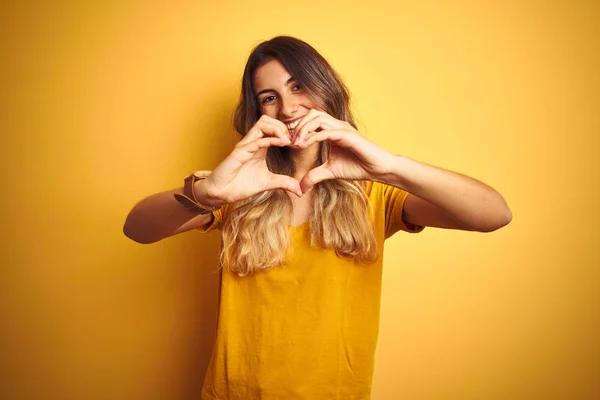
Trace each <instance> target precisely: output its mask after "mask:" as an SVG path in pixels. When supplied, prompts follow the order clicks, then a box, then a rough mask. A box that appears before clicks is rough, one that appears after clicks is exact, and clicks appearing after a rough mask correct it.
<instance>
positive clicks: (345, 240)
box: [221, 36, 378, 276]
mask: <svg viewBox="0 0 600 400" xmlns="http://www.w3.org/2000/svg"><path fill="white" fill-rule="evenodd" d="M273 59H277V60H279V61H280V62H281V63H282V64H283V65H284V66H285V67H286V69H287V70H288V71H289V72H290V73H291V74H292V76H294V77H295V78H296V79H297V80H298V81H299V82H300V83H301V84H302V85H303V87H304V88H305V90H306V91H307V93H308V94H309V95H310V96H311V98H312V99H313V101H314V102H315V104H317V105H318V106H319V108H321V109H322V110H324V111H325V112H327V113H328V114H330V115H331V116H333V117H334V118H337V119H339V120H343V121H347V122H348V123H350V124H351V125H352V126H353V127H355V128H356V124H355V122H354V119H353V117H352V113H351V111H350V107H349V102H350V100H349V99H350V96H349V92H348V89H347V88H346V86H345V85H344V83H343V82H342V80H341V78H340V77H339V76H338V74H337V73H336V72H335V71H334V70H333V68H332V67H331V66H330V65H329V63H328V62H327V61H326V60H325V59H324V58H323V57H322V56H321V55H320V54H319V53H318V52H317V51H316V50H315V49H314V48H312V47H311V46H310V45H308V44H307V43H305V42H303V41H301V40H299V39H296V38H293V37H289V36H278V37H275V38H273V39H271V40H269V41H266V42H263V43H261V44H259V45H258V46H257V47H256V48H255V49H254V50H253V51H252V53H251V54H250V57H249V59H248V62H247V63H246V68H245V70H244V76H243V78H242V93H241V97H240V101H239V104H238V106H237V107H236V109H235V112H234V126H235V129H236V131H237V132H238V133H239V134H240V135H241V136H242V137H243V136H244V135H245V134H246V132H248V131H249V130H250V128H251V127H252V126H253V125H254V124H255V123H256V121H258V118H260V106H259V104H258V101H257V99H256V96H255V93H254V88H253V77H254V73H255V71H256V69H258V68H259V67H260V66H262V65H264V64H265V63H267V62H268V61H270V60H273ZM329 148H330V147H329V143H328V142H322V143H320V155H319V158H318V160H317V161H316V163H315V167H316V166H318V165H321V164H323V163H324V162H326V161H327V160H328V158H329ZM267 166H268V168H269V170H270V171H271V172H273V173H276V174H283V175H288V176H293V175H294V173H295V166H294V164H293V162H292V161H291V159H290V157H289V155H288V149H287V148H285V147H270V148H269V149H268V151H267ZM312 200H313V204H312V206H313V207H312V213H311V215H310V218H309V221H308V225H309V229H310V238H311V245H312V246H320V247H322V248H328V249H334V250H335V252H336V254H337V255H338V256H339V257H346V258H350V259H353V260H355V261H357V262H361V263H369V262H372V261H374V260H375V259H376V258H377V254H378V249H377V242H376V240H375V234H374V232H373V227H372V224H371V213H370V212H371V205H370V201H369V198H368V196H367V194H366V193H365V190H364V185H363V183H362V182H360V181H347V180H341V179H337V180H327V181H323V182H320V183H318V184H316V185H315V186H314V188H313V197H312ZM291 214H292V200H291V199H290V197H289V195H288V194H287V192H286V191H285V190H269V191H265V192H262V193H259V194H257V195H255V196H252V197H250V198H248V199H245V200H243V201H240V202H237V203H235V204H232V205H231V207H230V209H229V212H228V213H227V214H226V215H225V218H224V220H223V223H222V238H223V248H222V251H221V264H222V265H223V266H224V268H226V269H227V270H229V271H231V272H233V273H236V274H238V275H239V276H246V275H250V274H253V273H256V272H260V271H264V270H268V269H271V268H273V267H276V266H278V265H285V264H284V260H285V256H286V253H287V250H288V247H289V245H290V226H289V225H288V223H287V222H288V221H289V220H290V217H291Z"/></svg>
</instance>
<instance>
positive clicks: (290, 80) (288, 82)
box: [256, 76, 297, 97]
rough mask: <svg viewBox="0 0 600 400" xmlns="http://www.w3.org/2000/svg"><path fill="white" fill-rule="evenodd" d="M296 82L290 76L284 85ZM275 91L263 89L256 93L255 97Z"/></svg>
mask: <svg viewBox="0 0 600 400" xmlns="http://www.w3.org/2000/svg"><path fill="white" fill-rule="evenodd" d="M295 80H297V79H296V78H294V77H293V76H290V79H288V80H287V82H286V83H285V85H286V86H287V85H289V84H290V83H292V82H293V81H295ZM274 91H275V89H263V90H261V91H260V92H258V93H256V97H258V96H260V95H261V94H263V93H269V92H274Z"/></svg>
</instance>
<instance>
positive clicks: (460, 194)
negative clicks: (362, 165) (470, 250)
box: [379, 156, 512, 231]
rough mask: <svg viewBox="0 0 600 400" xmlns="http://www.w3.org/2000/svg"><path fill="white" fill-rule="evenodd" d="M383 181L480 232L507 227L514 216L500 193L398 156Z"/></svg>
mask: <svg viewBox="0 0 600 400" xmlns="http://www.w3.org/2000/svg"><path fill="white" fill-rule="evenodd" d="M379 180H380V181H382V182H384V183H386V184H388V185H392V186H396V187H399V188H401V189H404V190H406V191H407V192H409V193H412V194H413V195H415V196H417V197H420V198H421V199H423V200H425V201H427V202H429V203H431V204H433V205H435V206H437V207H439V208H440V209H441V210H443V211H444V212H445V213H447V215H448V216H449V217H450V218H452V219H453V220H455V221H457V222H459V223H460V224H462V225H463V226H465V227H467V228H469V229H472V230H477V231H487V230H489V229H490V227H498V226H504V225H506V224H507V223H508V222H509V221H510V219H511V218H512V214H511V211H510V209H509V208H508V205H507V204H506V201H505V200H504V198H503V197H502V195H501V194H500V193H498V192H497V191H496V190H494V189H493V188H491V187H490V186H488V185H486V184H484V183H482V182H479V181H478V180H476V179H473V178H470V177H468V176H465V175H462V174H459V173H456V172H452V171H448V170H445V169H442V168H438V167H434V166H431V165H428V164H424V163H421V162H418V161H415V160H413V159H410V158H408V157H405V156H396V157H395V159H394V161H393V166H392V168H391V172H390V173H388V174H386V175H385V176H383V177H381V179H379Z"/></svg>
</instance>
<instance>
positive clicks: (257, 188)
mask: <svg viewBox="0 0 600 400" xmlns="http://www.w3.org/2000/svg"><path fill="white" fill-rule="evenodd" d="M290 143H291V142H290V134H289V131H288V129H287V127H286V126H285V124H284V123H283V122H281V121H279V120H277V119H275V118H271V117H269V116H267V115H263V116H261V117H260V119H259V120H258V121H257V122H256V124H254V126H253V127H252V128H250V130H249V131H248V133H247V134H246V136H244V138H243V139H242V140H241V141H240V142H239V143H237V144H236V146H235V148H234V149H233V151H232V152H231V154H229V156H227V158H225V159H224V160H223V161H222V162H221V164H219V165H218V166H217V168H215V169H214V171H213V172H212V174H211V175H210V176H209V177H208V178H206V180H205V181H204V182H202V184H203V189H204V191H205V192H206V194H207V195H208V196H209V197H210V198H212V199H216V200H217V201H218V202H222V203H234V202H236V201H239V200H243V199H246V198H248V197H250V196H253V195H255V194H257V193H260V192H264V191H266V190H273V189H285V190H287V191H290V192H292V193H294V194H296V195H297V196H298V197H301V196H302V190H301V189H300V184H299V182H298V181H297V180H296V179H294V178H292V177H290V176H287V175H279V174H274V173H272V172H271V171H269V169H268V168H267V161H266V156H267V149H268V148H269V147H270V146H280V147H283V146H288V145H289V144H290Z"/></svg>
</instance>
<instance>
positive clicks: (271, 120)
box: [261, 114, 290, 137]
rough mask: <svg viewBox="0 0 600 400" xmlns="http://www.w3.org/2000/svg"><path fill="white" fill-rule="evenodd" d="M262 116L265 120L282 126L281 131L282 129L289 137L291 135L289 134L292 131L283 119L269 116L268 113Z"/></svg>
mask: <svg viewBox="0 0 600 400" xmlns="http://www.w3.org/2000/svg"><path fill="white" fill-rule="evenodd" d="M261 118H264V120H265V121H267V122H269V123H271V124H274V125H276V126H278V127H280V128H281V131H282V132H283V133H284V134H285V135H286V136H288V137H289V135H290V132H289V130H288V128H287V126H286V125H285V124H284V123H283V122H282V121H280V120H278V119H276V118H273V117H269V116H268V115H266V114H263V116H262V117H261Z"/></svg>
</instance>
